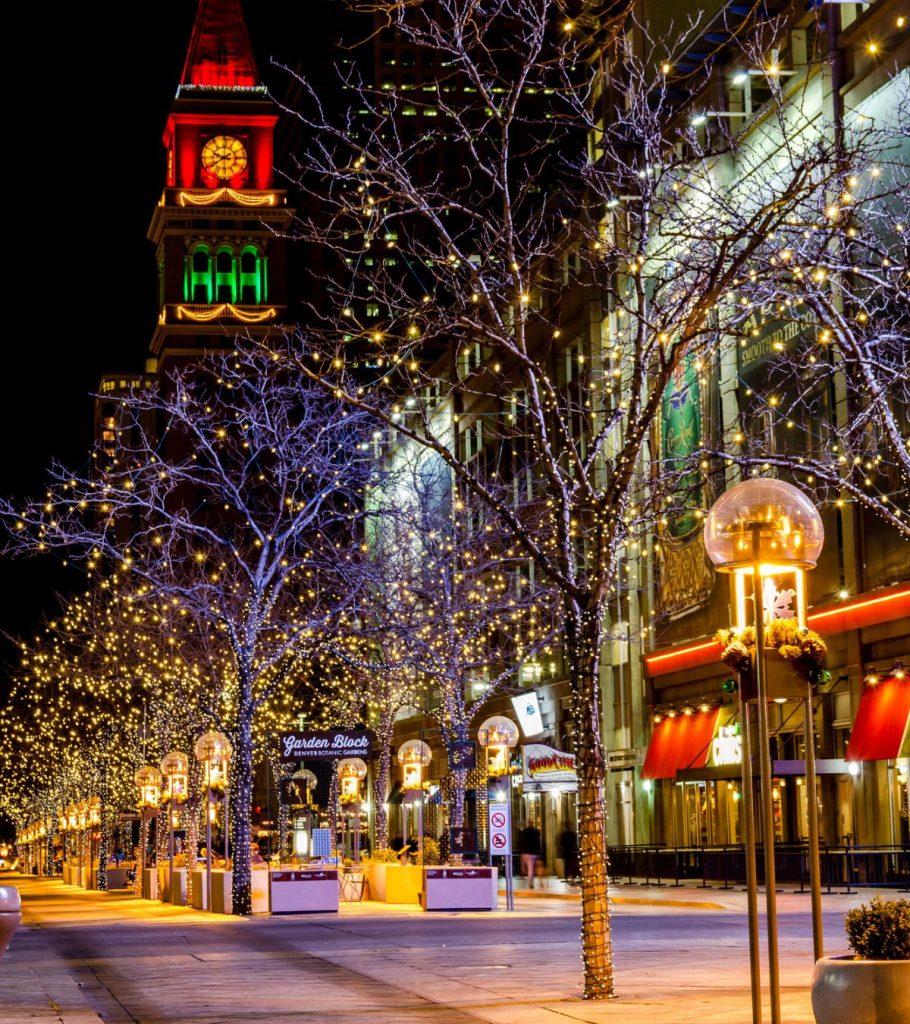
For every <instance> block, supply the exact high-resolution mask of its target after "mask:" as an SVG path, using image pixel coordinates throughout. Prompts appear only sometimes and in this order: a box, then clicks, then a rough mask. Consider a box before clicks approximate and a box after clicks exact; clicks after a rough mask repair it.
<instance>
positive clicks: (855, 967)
mask: <svg viewBox="0 0 910 1024" xmlns="http://www.w3.org/2000/svg"><path fill="white" fill-rule="evenodd" d="M812 1012H813V1013H814V1014H815V1020H816V1022H817V1024H906V1022H907V1021H910V960H854V959H853V958H852V957H849V956H832V957H822V958H821V960H819V961H818V962H817V963H816V964H815V970H814V971H813V972H812Z"/></svg>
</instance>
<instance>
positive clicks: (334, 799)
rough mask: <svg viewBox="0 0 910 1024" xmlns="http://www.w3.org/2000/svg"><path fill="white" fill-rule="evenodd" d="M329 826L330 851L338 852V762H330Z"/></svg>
mask: <svg viewBox="0 0 910 1024" xmlns="http://www.w3.org/2000/svg"><path fill="white" fill-rule="evenodd" d="M328 819H329V828H330V829H331V832H332V851H333V853H338V852H339V851H338V762H337V761H333V762H332V778H331V781H330V782H329V806H328Z"/></svg>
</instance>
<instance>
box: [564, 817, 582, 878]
mask: <svg viewBox="0 0 910 1024" xmlns="http://www.w3.org/2000/svg"><path fill="white" fill-rule="evenodd" d="M559 854H560V856H561V857H562V864H563V868H562V874H563V880H564V881H566V882H577V881H578V833H577V832H576V831H575V829H574V828H571V827H569V826H568V825H567V826H566V827H565V828H564V829H563V830H562V832H560V834H559Z"/></svg>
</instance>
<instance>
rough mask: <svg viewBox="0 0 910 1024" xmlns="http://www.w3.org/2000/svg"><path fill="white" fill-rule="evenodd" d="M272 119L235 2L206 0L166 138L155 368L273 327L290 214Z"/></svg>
mask: <svg viewBox="0 0 910 1024" xmlns="http://www.w3.org/2000/svg"><path fill="white" fill-rule="evenodd" d="M277 120H278V115H277V112H276V110H275V106H274V104H273V103H272V101H271V100H270V99H269V97H268V94H267V91H266V87H265V86H264V85H263V84H262V82H261V80H260V78H259V72H258V70H257V67H256V61H255V59H254V57H253V51H252V47H251V46H250V39H249V34H248V32H247V28H246V23H245V22H244V19H243V13H242V11H241V8H240V3H239V0H199V7H198V10H197V12H196V22H195V25H194V26H193V34H192V38H191V39H190V46H189V51H188V53H187V57H186V63H185V65H184V68H183V73H182V75H181V77H180V84H179V86H178V87H177V95H176V97H175V99H174V103H173V106H172V107H171V112H170V115H169V117H168V120H167V125H166V127H165V130H164V145H165V148H166V150H167V180H166V183H165V189H164V192H163V194H162V196H161V199H160V201H159V203H158V206H157V207H156V208H155V213H154V215H153V217H152V222H151V225H150V227H149V231H148V237H149V239H150V240H151V241H152V242H153V243H154V245H155V252H156V257H157V264H158V281H159V290H158V295H159V299H158V303H159V309H158V323H157V326H156V328H155V332H154V334H153V336H152V344H151V349H152V354H153V355H154V356H155V358H156V359H157V362H158V370H159V372H160V371H162V370H164V369H165V368H166V365H167V364H168V363H169V362H173V361H174V360H177V361H182V360H183V359H186V358H190V357H192V356H194V355H198V354H199V352H200V350H203V349H205V348H212V347H218V346H222V345H230V344H232V341H233V338H234V337H235V336H236V335H237V334H241V333H242V334H244V335H253V336H260V337H262V336H265V335H268V334H269V333H270V332H271V331H275V330H276V329H277V328H278V324H279V321H280V319H281V315H282V313H283V312H284V310H285V307H286V302H287V297H286V292H285V288H286V253H285V241H284V237H285V235H286V233H287V228H288V227H289V224H290V221H291V217H292V214H293V211H292V210H290V209H289V208H288V207H287V205H286V196H285V192H284V191H283V190H281V189H276V188H274V187H273V181H274V177H273V167H272V165H273V154H274V130H275V124H276V122H277Z"/></svg>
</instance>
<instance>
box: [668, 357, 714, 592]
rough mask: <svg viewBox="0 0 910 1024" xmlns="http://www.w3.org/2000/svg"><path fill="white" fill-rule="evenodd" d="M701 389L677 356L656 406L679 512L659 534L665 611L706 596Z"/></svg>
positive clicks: (691, 365)
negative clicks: (698, 458)
mask: <svg viewBox="0 0 910 1024" xmlns="http://www.w3.org/2000/svg"><path fill="white" fill-rule="evenodd" d="M701 435H702V422H701V387H700V384H699V379H698V368H697V366H696V363H695V358H694V356H692V355H691V354H689V355H685V356H683V358H682V360H681V361H680V363H679V365H678V366H677V368H676V370H675V371H674V373H673V378H672V380H671V381H670V382H669V383H668V384H667V387H666V390H665V391H664V394H663V398H662V399H661V404H660V455H661V461H662V463H663V470H664V473H667V474H674V475H675V474H678V479H677V480H676V485H675V487H674V498H675V501H676V504H677V505H679V506H681V508H680V510H679V511H677V512H676V513H675V514H674V515H672V516H669V517H668V522H667V524H666V526H664V527H662V528H661V531H660V601H661V607H662V608H663V609H664V610H666V611H669V612H681V611H684V610H686V609H688V608H692V607H694V606H696V605H698V604H700V603H701V602H702V601H704V600H705V598H706V597H707V596H708V595H709V594H710V592H711V574H710V572H709V570H708V568H707V560H706V558H705V550H704V542H703V540H702V531H701V520H700V519H699V518H698V517H697V516H696V514H695V513H696V509H697V508H698V507H699V506H700V505H701V501H702V488H701V480H700V478H699V475H698V470H697V468H696V467H695V465H694V461H693V460H694V456H695V453H696V452H697V450H698V448H699V446H700V444H701Z"/></svg>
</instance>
